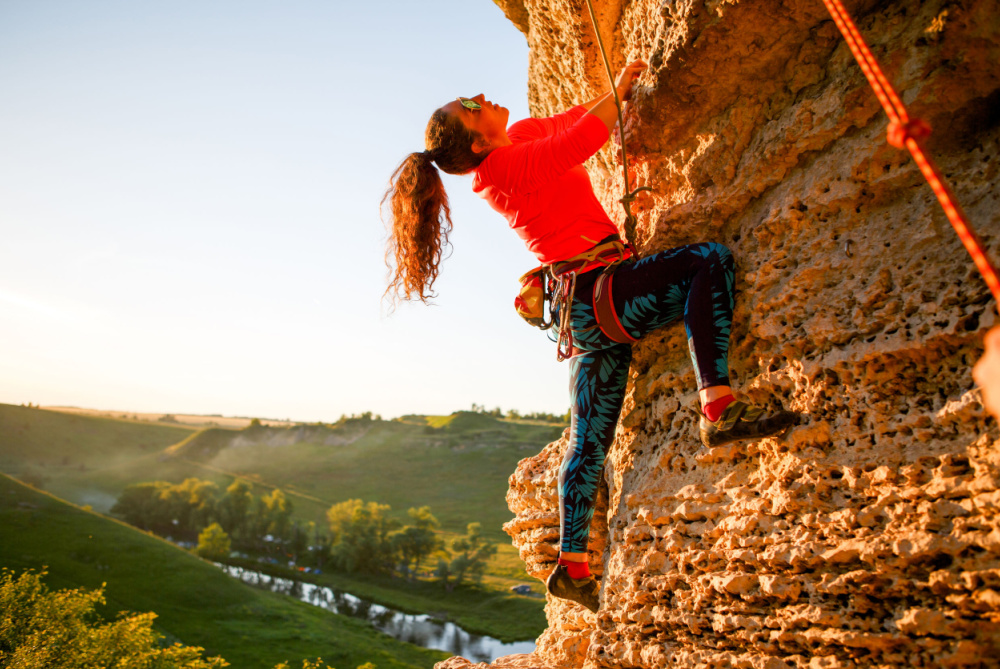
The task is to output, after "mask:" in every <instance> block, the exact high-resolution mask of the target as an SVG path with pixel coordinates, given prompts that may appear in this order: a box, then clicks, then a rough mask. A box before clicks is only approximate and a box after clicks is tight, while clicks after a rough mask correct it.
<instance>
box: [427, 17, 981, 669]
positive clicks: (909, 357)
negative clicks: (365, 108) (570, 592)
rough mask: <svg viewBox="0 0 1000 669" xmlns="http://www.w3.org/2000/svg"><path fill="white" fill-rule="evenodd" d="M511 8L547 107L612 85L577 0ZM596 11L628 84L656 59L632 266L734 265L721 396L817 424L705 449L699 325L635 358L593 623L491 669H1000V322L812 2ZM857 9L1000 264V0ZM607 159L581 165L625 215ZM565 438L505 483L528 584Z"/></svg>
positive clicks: (537, 97)
mask: <svg viewBox="0 0 1000 669" xmlns="http://www.w3.org/2000/svg"><path fill="white" fill-rule="evenodd" d="M495 2H496V4H497V5H498V6H499V7H500V8H501V9H502V10H503V12H504V13H505V15H506V16H507V17H508V19H509V20H510V21H511V22H512V23H513V24H514V25H515V26H517V28H518V29H519V30H521V32H523V33H524V34H525V37H526V39H527V42H528V46H529V47H530V60H529V72H528V87H529V90H528V96H529V103H530V106H531V110H532V113H533V115H536V116H546V115H550V114H553V113H556V112H559V111H562V110H564V109H566V108H568V107H569V106H571V105H573V104H575V103H577V102H579V101H583V100H587V99H590V98H592V97H594V96H595V95H596V94H597V93H599V92H601V91H603V90H606V87H607V83H606V75H605V73H604V66H603V63H602V61H601V56H600V52H599V50H598V47H597V41H596V38H595V34H594V29H593V26H592V25H591V22H590V19H589V15H588V13H587V10H586V5H585V4H584V3H583V2H581V1H580V0H495ZM593 2H594V6H595V9H596V13H597V20H598V25H599V27H600V30H601V34H602V36H603V38H604V42H605V44H606V45H607V46H608V47H609V55H610V56H611V58H612V66H613V69H615V70H616V71H617V70H619V69H620V68H621V67H623V66H624V65H625V64H626V63H627V62H630V61H631V60H633V59H636V58H643V59H644V60H646V61H647V62H648V63H649V65H650V67H649V70H648V71H647V72H646V73H644V74H643V75H642V76H641V77H640V79H639V80H638V81H637V85H636V87H635V90H634V95H633V97H632V99H631V101H630V102H629V103H628V104H627V107H626V109H625V112H624V119H625V121H624V125H625V136H626V140H625V148H626V149H627V151H628V154H629V159H630V160H629V164H630V166H631V170H632V173H631V174H630V178H631V183H632V187H633V188H634V187H635V186H650V187H651V188H652V191H651V192H646V193H643V194H641V195H640V196H639V197H638V199H637V200H636V202H635V204H634V205H633V210H634V211H636V212H637V214H638V219H639V221H638V237H639V246H640V251H641V253H642V254H651V253H654V252H656V251H660V250H663V249H667V248H670V247H673V246H677V245H680V244H686V243H692V242H701V241H716V242H721V243H724V244H726V245H727V246H729V247H730V248H731V249H732V251H733V254H734V256H735V258H736V263H737V272H736V288H737V295H736V308H735V314H734V322H733V329H732V336H731V352H730V372H731V379H732V382H733V386H734V388H735V389H736V391H737V394H739V395H742V396H744V397H747V398H749V400H751V401H752V402H754V403H756V404H759V405H763V406H766V407H770V408H777V407H779V406H781V407H785V408H787V409H791V410H794V411H798V412H801V413H802V414H803V415H804V420H803V423H802V424H801V425H799V426H798V427H796V428H794V429H793V430H792V431H791V432H790V433H789V434H787V435H786V436H785V437H784V438H779V439H773V438H772V439H763V440H760V441H756V442H752V443H748V444H740V445H734V446H730V445H727V446H724V447H720V448H716V449H704V448H702V446H701V444H700V442H699V440H698V434H697V416H696V414H695V413H694V411H693V410H692V407H693V403H694V402H695V401H696V398H695V397H694V394H693V393H694V390H695V376H694V373H693V370H692V369H691V365H690V362H689V361H688V355H687V342H686V338H685V333H684V328H683V326H682V325H680V324H677V325H674V326H669V327H666V328H664V329H662V330H660V331H657V332H655V333H653V334H652V335H650V336H647V337H646V338H645V339H643V340H642V341H640V342H639V343H637V344H636V345H634V347H633V349H634V356H633V363H632V369H631V371H630V379H629V386H628V394H627V397H626V400H625V407H624V410H623V412H622V416H623V419H622V421H621V422H620V424H619V427H618V436H617V438H616V441H615V443H614V445H613V447H612V449H611V450H610V452H609V455H608V460H607V465H606V468H605V477H604V483H605V486H604V487H603V489H602V491H601V493H600V501H599V507H598V510H597V513H596V514H595V518H594V523H593V526H592V528H591V544H590V553H589V554H590V563H591V567H592V570H593V571H594V572H595V573H596V574H599V578H600V581H601V585H602V588H601V609H600V611H599V612H598V613H597V614H591V613H590V612H588V611H586V610H584V609H582V608H581V607H579V606H576V605H574V604H572V603H567V602H562V601H559V600H552V599H550V600H549V602H548V604H547V607H546V612H547V616H548V622H549V627H548V629H547V630H546V631H545V632H544V633H543V634H542V636H541V637H540V638H539V639H538V644H537V649H536V651H535V652H534V653H532V654H530V655H524V656H512V657H509V658H501V659H499V660H497V661H495V662H494V663H493V664H492V665H489V666H490V667H491V669H506V668H513V667H519V668H520V667H537V668H539V669H564V668H566V669H568V668H570V667H573V668H577V667H584V668H586V669H596V668H598V667H601V668H603V667H609V668H610V667H614V668H621V669H624V668H626V667H627V668H629V669H636V668H638V669H654V668H656V669H659V668H663V667H685V668H706V669H707V668H716V667H718V668H722V667H727V668H728V667H733V668H740V669H772V668H774V669H777V668H792V667H794V668H803V669H804V668H809V669H820V668H823V669H826V668H830V669H833V668H837V669H839V668H848V667H901V666H913V667H1000V432H998V429H997V424H996V422H995V421H994V420H993V419H992V418H990V417H989V416H988V415H987V414H986V413H985V411H984V409H983V407H982V403H981V398H980V396H979V393H978V391H977V390H976V389H975V388H974V383H973V380H972V376H971V367H972V365H973V364H974V363H975V361H976V360H977V359H978V357H979V356H980V355H981V353H982V350H981V342H982V336H983V333H984V332H985V331H986V329H988V328H989V327H991V326H993V325H995V324H996V305H995V303H994V302H993V300H992V298H991V297H990V295H989V293H988V290H987V288H986V286H985V285H984V283H983V282H982V280H981V279H980V278H979V276H978V274H977V273H976V271H975V269H974V267H973V265H972V263H971V261H970V260H969V258H968V256H967V254H966V253H965V251H964V250H963V247H962V245H961V243H960V241H959V240H958V238H957V236H956V235H955V234H954V232H953V231H952V229H951V227H950V225H949V224H948V222H947V219H946V218H945V216H944V214H943V213H942V211H941V209H940V206H939V205H938V203H937V201H936V199H935V198H934V196H933V194H932V192H931V190H930V188H929V187H928V186H927V184H926V183H925V181H924V180H923V178H922V176H921V175H920V173H919V170H918V169H917V167H916V166H915V165H914V163H913V161H912V159H911V158H910V156H909V154H908V153H907V152H905V151H900V150H897V149H895V148H893V147H891V146H890V145H889V144H888V143H887V142H886V130H887V119H886V117H885V114H884V113H883V112H882V110H881V108H880V106H879V104H878V102H877V100H876V98H875V95H874V94H873V93H872V92H871V90H870V88H869V87H868V84H867V82H866V81H865V79H864V76H863V74H862V73H861V71H860V69H859V68H858V66H857V64H856V63H855V62H854V60H853V57H852V56H851V54H850V52H849V50H848V48H847V46H846V45H845V43H844V41H843V39H842V37H841V36H840V33H839V31H838V30H837V28H836V27H835V25H834V23H833V21H832V20H831V19H830V17H829V15H828V14H827V13H826V9H825V8H824V6H823V3H822V2H820V0H815V1H812V0H811V1H809V2H790V1H789V0H739V1H738V2H737V1H735V0H704V1H701V2H694V1H691V0H629V1H627V2H626V1H625V0H593ZM846 4H847V8H848V10H849V11H850V12H851V13H852V15H853V16H854V18H855V21H856V22H857V24H858V26H859V28H860V29H861V31H862V33H863V34H864V35H865V37H866V39H867V40H868V42H869V44H870V46H871V48H872V51H873V53H874V55H875V56H876V57H877V58H878V59H879V61H880V62H881V64H882V67H883V69H884V70H885V72H886V74H887V76H888V77H889V78H890V79H891V80H892V82H893V84H894V85H895V86H896V88H897V90H898V91H899V93H900V95H901V97H902V99H903V101H904V102H905V103H906V104H907V105H908V106H909V109H910V112H911V115H913V116H918V117H920V118H923V119H924V120H926V121H927V122H928V123H929V124H930V125H931V127H932V128H933V133H932V135H931V136H930V137H929V138H928V139H927V140H926V147H927V150H928V151H929V153H930V154H931V155H932V156H933V157H934V159H935V161H936V162H937V163H938V165H939V166H940V168H941V170H942V172H943V173H944V174H945V175H946V178H947V179H948V180H949V182H950V184H951V186H952V188H953V190H954V192H955V193H956V196H957V199H958V200H959V201H960V202H961V203H962V206H963V208H964V209H965V211H966V213H967V214H968V216H969V219H970V220H971V221H972V223H973V225H974V226H975V227H976V229H977V231H978V233H979V235H980V237H981V238H982V241H983V243H984V245H985V247H986V250H987V253H988V254H989V255H990V256H991V257H992V258H994V259H996V258H1000V2H998V1H997V0H989V1H987V0H951V1H944V0H925V1H923V2H919V3H918V2H909V1H906V0H888V1H886V2H873V1H872V0H850V1H849V2H847V3H846ZM620 148H621V147H620V146H619V142H618V140H617V138H616V137H614V136H613V138H612V140H611V141H610V142H609V143H608V145H607V146H606V147H605V148H604V149H602V150H601V151H600V152H599V153H598V154H597V155H596V156H595V157H594V158H592V159H591V160H590V161H588V163H587V168H588V170H589V172H590V174H591V178H592V180H593V182H594V185H595V190H596V191H597V193H598V196H599V197H600V198H601V200H602V202H603V204H604V206H605V208H606V209H607V211H609V212H611V215H612V217H613V218H614V220H615V221H616V222H617V223H618V224H619V226H621V225H622V223H623V219H624V214H623V211H622V209H621V207H620V205H619V204H618V203H617V200H618V198H619V197H621V192H622V185H623V178H622V174H621V163H620V161H619V158H618V152H619V150H620ZM566 444H567V442H566V437H564V438H563V439H561V440H560V441H557V442H554V443H553V444H550V445H548V446H547V447H545V448H544V449H543V450H542V451H541V453H539V454H538V455H536V456H534V457H531V458H528V459H526V460H524V461H523V462H522V463H521V464H520V466H519V467H518V469H517V471H516V472H514V473H513V475H512V476H511V478H510V491H509V494H508V498H507V499H508V503H509V505H510V508H511V510H512V511H513V512H514V514H515V515H516V517H515V518H514V520H512V521H510V523H508V524H507V526H506V529H507V531H508V533H509V534H510V535H511V537H512V539H513V542H514V545H515V546H517V548H518V549H519V551H520V555H521V558H522V559H523V560H524V562H525V564H526V565H527V569H528V572H529V573H531V574H532V575H533V576H536V577H537V578H540V579H544V578H545V577H546V576H547V575H548V573H549V571H550V570H551V569H552V567H553V565H554V561H555V559H556V556H557V554H558V545H557V542H558V535H559V513H558V505H557V502H558V496H557V490H556V483H557V477H558V468H559V463H560V461H561V458H562V454H563V452H564V451H565V448H566ZM471 666H476V667H477V669H482V668H484V667H485V665H472V664H471V663H469V662H467V661H464V660H462V659H461V658H452V659H451V660H449V661H448V662H447V663H443V664H441V665H439V669H466V668H467V667H471Z"/></svg>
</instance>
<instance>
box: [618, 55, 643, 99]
mask: <svg viewBox="0 0 1000 669" xmlns="http://www.w3.org/2000/svg"><path fill="white" fill-rule="evenodd" d="M646 67H647V66H646V61H644V60H634V61H632V62H631V63H629V64H628V65H626V66H625V68H624V69H623V70H622V71H621V73H620V74H619V75H618V78H617V79H615V88H616V89H618V97H619V98H621V99H622V100H628V99H629V98H630V97H632V84H633V82H635V80H636V79H638V78H639V75H640V74H642V73H643V72H644V71H645V70H646Z"/></svg>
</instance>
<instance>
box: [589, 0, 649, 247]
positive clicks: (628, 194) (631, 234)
mask: <svg viewBox="0 0 1000 669" xmlns="http://www.w3.org/2000/svg"><path fill="white" fill-rule="evenodd" d="M587 9H588V10H590V21H591V23H593V24H594V34H595V35H597V46H599V47H600V49H601V57H602V58H604V69H605V70H606V71H607V73H608V82H610V84H611V94H612V95H614V96H615V107H617V109H618V136H619V138H620V139H621V145H622V172H623V173H624V176H625V195H623V196H622V198H621V199H620V200H618V201H619V202H621V203H622V206H623V207H624V208H625V241H627V242H628V244H629V246H631V247H632V253H634V254H635V256H636V257H638V256H639V247H638V246H636V241H635V228H636V223H637V221H636V218H635V214H633V213H632V200H634V199H635V198H636V195H638V194H639V193H640V192H642V191H644V190H653V189H652V188H650V187H649V186H640V187H639V188H636V189H635V190H631V188H632V187H631V185H630V184H629V178H628V154H627V153H626V151H625V122H624V121H623V120H622V101H621V99H620V98H619V97H618V88H617V87H615V77H614V75H613V74H612V73H611V63H610V62H609V61H608V52H607V51H605V50H604V40H602V39H601V29H600V28H598V27H597V16H596V15H595V14H594V5H593V4H591V2H590V0H587Z"/></svg>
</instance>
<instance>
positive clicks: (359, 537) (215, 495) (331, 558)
mask: <svg viewBox="0 0 1000 669" xmlns="http://www.w3.org/2000/svg"><path fill="white" fill-rule="evenodd" d="M293 510H294V506H293V504H292V500H290V499H289V498H288V497H287V496H286V495H285V494H284V493H283V492H282V491H281V490H280V489H278V488H275V489H273V490H271V491H270V492H269V493H266V494H261V495H255V494H254V492H253V486H252V485H251V484H250V483H249V482H247V481H244V480H242V479H236V480H235V481H233V483H232V484H230V485H229V486H228V487H227V488H226V489H225V490H224V491H223V490H221V489H220V488H219V486H218V485H216V484H215V483H213V482H212V481H205V480H201V479H196V478H189V479H186V480H185V481H183V482H182V483H169V482H167V481H155V482H152V483H138V484H134V485H130V486H128V487H127V488H125V490H123V491H122V493H121V495H120V496H119V498H118V501H117V502H116V503H115V505H114V507H112V509H111V512H112V513H113V514H115V515H117V516H119V517H121V518H122V519H123V520H125V522H127V523H129V524H130V525H134V526H136V527H138V528H141V529H144V530H148V531H150V532H154V533H156V534H158V535H161V536H166V537H171V538H173V539H176V540H186V541H190V542H192V543H193V542H194V541H195V540H196V539H197V549H196V550H197V552H198V553H199V554H201V555H203V556H204V557H207V558H210V559H225V558H227V557H229V556H230V553H231V551H233V550H236V551H240V552H245V553H247V554H252V555H255V556H259V557H272V558H278V559H282V560H289V561H291V562H292V563H294V564H295V565H296V566H312V567H317V568H329V567H332V568H334V569H337V570H340V571H345V572H351V573H365V574H396V575H400V576H403V577H407V578H411V579H413V578H416V576H417V575H418V574H420V573H422V572H423V573H428V572H427V569H428V568H429V565H430V564H435V563H434V560H436V564H435V566H434V568H433V575H434V576H435V577H437V579H438V581H439V582H440V583H441V584H442V586H443V587H445V588H446V589H448V590H451V589H453V588H454V587H455V586H456V585H460V584H462V583H463V582H465V581H475V582H479V581H480V580H481V579H482V576H483V573H484V571H485V569H486V563H487V562H488V561H489V560H490V559H491V558H492V557H493V556H494V555H495V554H496V545H495V544H493V543H491V542H489V541H487V540H486V539H485V538H484V537H483V535H482V528H481V525H480V524H479V523H469V525H468V526H467V527H466V533H465V535H464V536H460V537H458V538H457V539H454V540H452V541H451V542H449V543H446V542H444V541H443V540H442V539H441V537H440V536H439V534H438V530H439V528H440V523H439V522H438V520H437V518H435V517H434V515H433V514H432V513H431V509H430V507H428V506H423V507H420V508H411V509H409V511H408V512H407V515H408V516H409V520H410V522H409V523H407V524H405V525H404V524H403V523H401V522H399V521H398V520H396V519H395V518H393V517H391V515H390V513H391V507H390V506H389V505H388V504H379V503H377V502H364V501H362V500H359V499H352V500H347V501H344V502H340V503H338V504H334V505H333V506H331V507H330V508H329V509H328V510H327V512H326V527H325V528H324V527H321V526H318V525H317V524H316V523H312V522H309V523H303V522H302V521H299V520H295V519H293V518H292V512H293Z"/></svg>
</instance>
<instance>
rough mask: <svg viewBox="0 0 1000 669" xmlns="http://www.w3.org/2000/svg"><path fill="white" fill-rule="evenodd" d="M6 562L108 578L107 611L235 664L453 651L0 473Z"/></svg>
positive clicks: (345, 662)
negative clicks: (379, 628)
mask: <svg viewBox="0 0 1000 669" xmlns="http://www.w3.org/2000/svg"><path fill="white" fill-rule="evenodd" d="M0 565H2V566H6V567H11V568H14V569H17V570H20V569H23V568H35V569H38V568H41V567H42V566H47V567H48V570H49V577H48V578H47V579H46V580H47V583H48V584H49V586H50V587H52V588H54V589H59V588H67V587H86V588H97V587H100V586H101V584H102V583H107V586H106V596H107V599H108V604H109V605H108V611H107V612H106V613H107V614H108V615H109V616H113V615H114V614H115V613H116V612H117V611H120V610H131V611H140V612H141V611H155V612H156V613H157V615H158V616H159V617H158V619H157V624H158V627H159V628H160V629H161V631H163V632H165V633H167V634H169V635H170V637H171V638H175V639H176V640H179V641H181V642H182V643H185V644H189V645H196V646H203V647H205V649H206V654H208V655H222V656H223V657H225V658H226V659H227V660H229V661H230V662H231V663H232V664H233V666H235V667H273V666H274V665H275V664H276V663H278V662H280V661H284V660H290V661H292V662H293V666H297V665H298V664H299V661H300V660H301V659H302V658H314V657H317V656H322V657H323V659H324V660H325V661H327V662H328V663H329V664H330V665H331V666H334V667H339V668H340V669H351V668H352V667H356V666H358V665H360V664H362V663H363V662H366V661H371V662H374V663H375V664H376V665H377V666H378V667H379V669H394V668H398V669H403V668H410V667H413V668H416V667H430V666H431V665H432V664H433V663H434V662H435V661H437V660H440V659H442V658H443V657H446V654H444V653H439V652H436V651H428V650H423V649H419V648H416V647H415V646H411V645H409V644H404V643H401V642H397V641H394V640H393V639H391V638H389V637H387V636H385V635H382V634H379V633H378V632H376V631H375V630H373V629H372V628H370V627H369V626H368V625H367V624H365V623H363V622H359V621H356V620H353V619H350V618H346V617H343V616H338V615H335V614H332V613H329V612H327V611H324V610H322V609H318V608H316V607H313V606H310V605H308V604H303V603H300V602H295V601H292V600H290V599H288V598H286V597H283V596H280V595H273V594H271V593H266V592H263V591H259V590H254V589H252V588H249V587H247V586H244V585H242V584H240V583H238V582H237V581H235V580H233V579H231V578H229V577H228V576H225V575H224V574H222V573H221V572H220V571H219V570H218V569H217V568H216V567H214V566H213V565H211V564H209V563H208V562H205V561H203V560H201V559H199V558H196V557H194V556H192V555H190V554H188V553H186V552H185V551H182V550H180V549H178V548H176V547H174V546H173V545H171V544H169V543H167V542H165V541H161V540H160V539H157V538H155V537H151V536H148V535H146V534H144V533H142V532H139V531H137V530H135V529H133V528H130V527H128V526H127V525H124V524H122V523H118V522H116V521H113V520H110V519H107V518H104V517H102V516H99V515H97V514H94V513H91V512H88V511H85V510H82V509H79V508H77V507H74V506H72V505H69V504H66V503H65V502H62V501H61V500H58V499H56V498H54V497H52V496H50V495H46V494H44V493H40V492H38V491H35V490H33V489H30V488H27V487H25V486H22V485H21V484H19V483H18V482H16V481H13V480H11V479H10V478H8V477H6V476H0Z"/></svg>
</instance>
